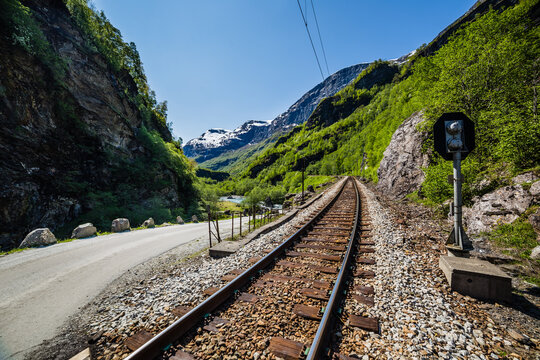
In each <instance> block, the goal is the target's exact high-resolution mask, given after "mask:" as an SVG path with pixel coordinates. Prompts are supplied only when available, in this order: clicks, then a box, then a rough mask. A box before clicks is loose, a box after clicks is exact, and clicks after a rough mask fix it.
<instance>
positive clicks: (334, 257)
mask: <svg viewBox="0 0 540 360" xmlns="http://www.w3.org/2000/svg"><path fill="white" fill-rule="evenodd" d="M287 256H294V257H296V256H299V257H312V258H316V259H322V260H327V261H341V256H338V255H328V254H317V253H310V252H297V251H289V252H287Z"/></svg>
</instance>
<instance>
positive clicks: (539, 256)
mask: <svg viewBox="0 0 540 360" xmlns="http://www.w3.org/2000/svg"><path fill="white" fill-rule="evenodd" d="M531 259H533V260H540V245H539V246H537V247H535V248H534V249H532V251H531Z"/></svg>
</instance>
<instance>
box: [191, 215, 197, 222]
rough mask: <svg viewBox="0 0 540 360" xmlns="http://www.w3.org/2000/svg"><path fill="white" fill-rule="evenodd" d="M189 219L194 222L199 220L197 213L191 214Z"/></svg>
mask: <svg viewBox="0 0 540 360" xmlns="http://www.w3.org/2000/svg"><path fill="white" fill-rule="evenodd" d="M191 221H192V222H194V223H198V222H199V219H198V218H197V215H193V216H192V217H191Z"/></svg>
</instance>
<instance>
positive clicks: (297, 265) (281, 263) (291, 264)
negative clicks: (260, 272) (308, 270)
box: [276, 260, 306, 269]
mask: <svg viewBox="0 0 540 360" xmlns="http://www.w3.org/2000/svg"><path fill="white" fill-rule="evenodd" d="M276 265H277V266H282V267H284V268H292V269H298V268H303V267H305V266H306V265H304V264H300V263H295V262H292V261H287V260H280V261H278V262H277V264H276Z"/></svg>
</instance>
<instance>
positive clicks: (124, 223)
mask: <svg viewBox="0 0 540 360" xmlns="http://www.w3.org/2000/svg"><path fill="white" fill-rule="evenodd" d="M129 228H130V225H129V220H128V219H126V218H119V219H114V220H113V222H112V225H111V231H112V232H121V231H125V230H129Z"/></svg>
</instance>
